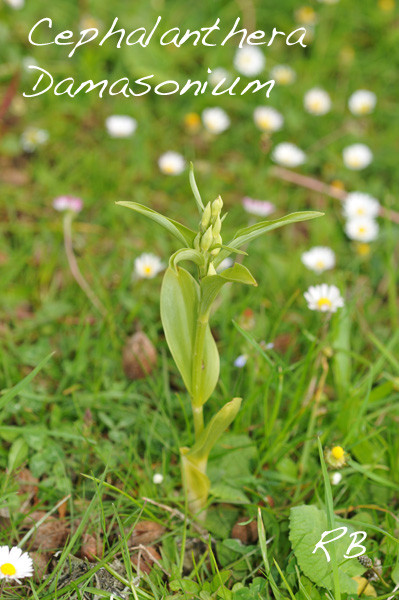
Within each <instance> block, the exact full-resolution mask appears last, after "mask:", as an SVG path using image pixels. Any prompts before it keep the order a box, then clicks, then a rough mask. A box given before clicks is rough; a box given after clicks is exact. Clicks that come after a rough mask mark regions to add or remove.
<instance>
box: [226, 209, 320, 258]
mask: <svg viewBox="0 0 399 600" xmlns="http://www.w3.org/2000/svg"><path fill="white" fill-rule="evenodd" d="M323 214H324V213H321V212H317V211H302V212H296V213H291V214H289V215H286V216H285V217H281V218H280V219H275V220H273V221H260V222H259V223H256V224H255V225H251V226H250V227H244V229H240V230H239V231H237V233H236V234H235V235H234V237H233V239H232V240H231V241H230V242H229V243H228V244H227V246H229V247H231V248H240V247H241V246H244V244H247V243H248V242H250V241H251V240H254V239H256V238H257V237H259V236H261V235H263V234H264V233H266V232H268V231H272V230H273V229H278V228H279V227H284V225H290V224H291V223H299V222H300V221H308V220H309V219H315V218H316V217H321V216H323ZM229 254H230V252H229V251H228V250H222V251H221V252H220V253H219V255H218V256H217V257H216V259H215V261H214V263H215V267H216V266H217V265H219V264H220V263H221V262H222V260H223V259H224V258H226V256H228V255H229Z"/></svg>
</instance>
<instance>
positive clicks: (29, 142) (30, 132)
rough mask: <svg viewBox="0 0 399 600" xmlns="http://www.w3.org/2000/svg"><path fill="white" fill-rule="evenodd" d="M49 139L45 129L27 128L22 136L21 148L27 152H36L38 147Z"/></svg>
mask: <svg viewBox="0 0 399 600" xmlns="http://www.w3.org/2000/svg"><path fill="white" fill-rule="evenodd" d="M48 138H49V135H48V132H47V131H46V130H45V129H38V128H37V127H27V129H25V131H24V132H23V133H22V135H21V146H22V148H23V150H25V152H34V151H35V150H36V148H37V147H38V146H42V145H43V144H45V143H46V142H47V140H48Z"/></svg>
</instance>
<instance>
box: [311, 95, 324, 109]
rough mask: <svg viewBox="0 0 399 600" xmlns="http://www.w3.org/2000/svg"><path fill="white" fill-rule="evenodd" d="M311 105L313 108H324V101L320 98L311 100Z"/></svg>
mask: <svg viewBox="0 0 399 600" xmlns="http://www.w3.org/2000/svg"><path fill="white" fill-rule="evenodd" d="M309 106H310V108H311V109H312V110H320V109H321V108H322V101H321V100H320V99H319V98H317V99H314V100H311V101H310V102H309Z"/></svg>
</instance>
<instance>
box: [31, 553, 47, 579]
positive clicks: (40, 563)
mask: <svg viewBox="0 0 399 600" xmlns="http://www.w3.org/2000/svg"><path fill="white" fill-rule="evenodd" d="M30 557H31V559H32V560H33V571H34V578H35V581H37V582H39V581H41V580H42V579H43V577H44V576H45V574H46V572H47V566H48V564H49V562H50V559H51V553H47V552H31V553H30Z"/></svg>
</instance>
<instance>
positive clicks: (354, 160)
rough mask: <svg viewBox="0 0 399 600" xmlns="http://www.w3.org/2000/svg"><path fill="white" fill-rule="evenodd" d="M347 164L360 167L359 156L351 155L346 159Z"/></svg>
mask: <svg viewBox="0 0 399 600" xmlns="http://www.w3.org/2000/svg"><path fill="white" fill-rule="evenodd" d="M348 164H349V165H350V166H351V167H360V165H361V162H360V160H359V158H358V157H357V156H353V157H351V158H349V159H348Z"/></svg>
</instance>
